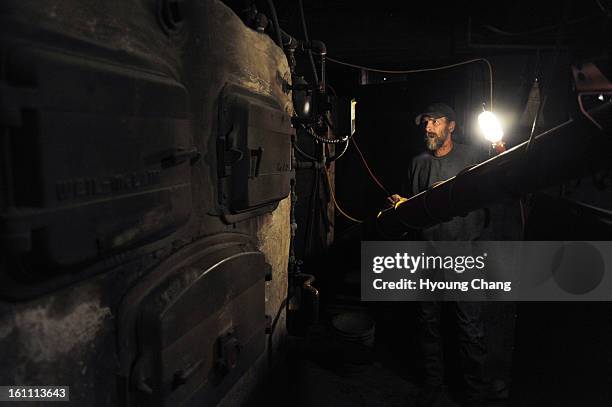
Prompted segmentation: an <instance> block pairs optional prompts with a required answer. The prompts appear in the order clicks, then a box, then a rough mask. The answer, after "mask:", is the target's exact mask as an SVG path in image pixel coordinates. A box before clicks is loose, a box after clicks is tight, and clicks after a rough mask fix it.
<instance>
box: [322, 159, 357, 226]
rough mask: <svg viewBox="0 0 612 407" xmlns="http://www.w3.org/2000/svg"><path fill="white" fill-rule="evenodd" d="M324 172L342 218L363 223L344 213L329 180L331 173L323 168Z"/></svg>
mask: <svg viewBox="0 0 612 407" xmlns="http://www.w3.org/2000/svg"><path fill="white" fill-rule="evenodd" d="M323 171H325V177H326V178H327V185H329V192H330V195H331V198H332V201H333V202H334V206H335V207H336V209H338V212H340V214H342V216H344V217H345V218H347V219H349V220H352V221H353V222H357V223H363V221H362V220H359V219H356V218H354V217H352V216H351V215H349V214H347V213H346V212H344V211H343V210H342V208H341V207H340V205H338V201H337V200H336V194H335V192H334V188H333V187H332V183H331V179H330V178H329V173H328V172H327V168H325V167H323Z"/></svg>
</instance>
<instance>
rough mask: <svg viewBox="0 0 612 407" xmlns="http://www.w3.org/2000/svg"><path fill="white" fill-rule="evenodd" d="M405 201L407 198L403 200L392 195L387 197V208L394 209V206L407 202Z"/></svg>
mask: <svg viewBox="0 0 612 407" xmlns="http://www.w3.org/2000/svg"><path fill="white" fill-rule="evenodd" d="M407 200H408V199H407V198H404V197H402V196H400V195H398V194H393V195H391V196H388V197H387V203H388V204H389V206H393V207H395V206H397V204H399V203H401V202H404V201H407Z"/></svg>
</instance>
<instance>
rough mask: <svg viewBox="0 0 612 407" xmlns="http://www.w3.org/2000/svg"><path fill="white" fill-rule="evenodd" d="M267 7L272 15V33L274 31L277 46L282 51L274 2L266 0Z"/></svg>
mask: <svg viewBox="0 0 612 407" xmlns="http://www.w3.org/2000/svg"><path fill="white" fill-rule="evenodd" d="M268 7H269V8H270V13H271V14H272V23H273V24H274V31H276V41H277V45H278V46H279V47H280V48H281V49H282V50H283V51H284V50H285V48H284V47H283V36H282V34H281V29H280V25H279V24H278V16H277V15H276V7H274V2H273V1H272V0H268Z"/></svg>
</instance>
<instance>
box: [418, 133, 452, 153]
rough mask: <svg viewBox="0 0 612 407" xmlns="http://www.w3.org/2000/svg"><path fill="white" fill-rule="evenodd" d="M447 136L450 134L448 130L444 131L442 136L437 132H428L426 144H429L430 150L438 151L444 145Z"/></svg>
mask: <svg viewBox="0 0 612 407" xmlns="http://www.w3.org/2000/svg"><path fill="white" fill-rule="evenodd" d="M447 138H448V134H447V133H446V132H444V133H442V135H441V136H438V135H437V134H435V133H426V134H425V137H424V140H425V146H427V149H428V150H430V151H436V150H437V149H439V148H440V147H442V146H443V145H444V142H445V141H446V139H447Z"/></svg>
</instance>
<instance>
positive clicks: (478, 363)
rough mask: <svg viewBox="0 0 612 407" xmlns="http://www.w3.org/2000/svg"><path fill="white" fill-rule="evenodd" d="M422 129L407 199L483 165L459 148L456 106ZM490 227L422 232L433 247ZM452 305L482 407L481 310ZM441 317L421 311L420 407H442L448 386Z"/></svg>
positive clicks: (465, 220)
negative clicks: (422, 144)
mask: <svg viewBox="0 0 612 407" xmlns="http://www.w3.org/2000/svg"><path fill="white" fill-rule="evenodd" d="M416 124H417V125H420V126H422V129H423V137H424V141H425V147H426V151H425V152H424V153H422V154H420V155H418V156H417V157H415V158H414V159H413V160H412V163H411V165H410V169H409V174H408V177H407V183H406V187H405V190H404V193H403V194H402V195H404V196H407V197H410V196H412V195H416V194H418V193H420V192H422V191H424V190H426V189H428V188H430V187H432V186H433V185H435V184H436V183H438V182H441V181H444V180H447V179H449V178H452V177H454V176H455V175H457V174H458V173H459V172H461V171H462V170H464V169H466V168H468V167H471V166H472V165H474V164H478V163H480V162H481V161H482V158H483V157H482V154H481V152H480V151H479V150H478V149H475V148H472V147H470V146H468V145H465V144H459V143H455V142H453V132H455V130H456V126H457V124H456V117H455V111H454V110H453V109H452V108H451V107H450V106H448V105H446V104H444V103H434V104H432V105H430V106H428V107H427V109H425V111H424V112H423V113H421V114H420V115H418V116H417V117H416ZM388 199H389V203H391V204H397V203H398V202H399V201H403V200H406V198H403V197H402V196H400V195H392V196H390V197H389V198H388ZM484 224H485V215H484V211H482V210H479V211H474V212H470V213H468V214H467V215H465V216H458V217H455V218H453V219H451V220H450V221H447V222H443V223H440V224H438V225H435V226H432V227H430V228H427V229H425V230H423V231H422V232H421V233H422V236H421V237H422V238H423V239H424V240H429V241H448V240H455V241H471V240H477V239H478V238H479V237H480V235H481V233H482V232H483V228H484ZM448 305H449V306H450V308H451V314H452V317H453V319H454V320H455V321H454V322H455V323H456V325H457V328H458V329H457V333H458V335H457V336H458V337H457V339H458V341H459V352H460V360H461V365H462V366H461V371H462V373H463V378H464V384H465V387H464V390H465V392H464V393H465V394H464V397H465V399H464V403H463V405H464V406H469V407H473V406H474V407H475V406H482V405H483V402H484V385H483V374H484V372H483V371H484V362H485V356H486V348H485V342H484V327H483V322H482V316H481V314H482V307H481V304H480V303H478V302H454V303H450V304H448ZM441 311H442V303H440V302H435V301H430V302H421V303H419V304H418V307H417V316H418V322H419V345H420V348H421V353H422V356H423V362H424V363H423V365H424V373H425V374H424V383H423V387H422V391H421V393H420V397H419V399H418V401H417V405H418V406H436V405H439V404H440V403H441V400H440V398H441V395H442V388H443V381H444V380H443V379H444V363H443V356H442V348H443V346H442V335H441V333H442V329H441Z"/></svg>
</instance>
